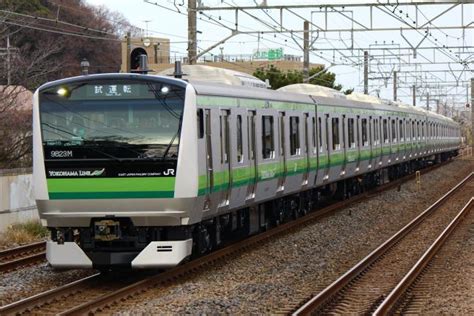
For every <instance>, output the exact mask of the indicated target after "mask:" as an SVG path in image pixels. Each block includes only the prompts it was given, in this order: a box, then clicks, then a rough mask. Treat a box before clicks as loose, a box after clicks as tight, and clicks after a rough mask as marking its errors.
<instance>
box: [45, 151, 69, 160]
mask: <svg viewBox="0 0 474 316" xmlns="http://www.w3.org/2000/svg"><path fill="white" fill-rule="evenodd" d="M49 154H50V156H51V158H72V156H73V155H72V150H53V151H51V152H50V153H49Z"/></svg>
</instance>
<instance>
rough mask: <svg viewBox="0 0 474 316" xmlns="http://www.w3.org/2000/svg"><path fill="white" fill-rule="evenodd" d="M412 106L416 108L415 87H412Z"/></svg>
mask: <svg viewBox="0 0 474 316" xmlns="http://www.w3.org/2000/svg"><path fill="white" fill-rule="evenodd" d="M412 89H413V106H416V86H415V85H413V87H412Z"/></svg>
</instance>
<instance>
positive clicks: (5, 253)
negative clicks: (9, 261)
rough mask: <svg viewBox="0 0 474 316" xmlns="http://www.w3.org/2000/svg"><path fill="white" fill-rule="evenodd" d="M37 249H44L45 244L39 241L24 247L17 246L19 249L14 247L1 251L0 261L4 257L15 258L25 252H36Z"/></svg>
mask: <svg viewBox="0 0 474 316" xmlns="http://www.w3.org/2000/svg"><path fill="white" fill-rule="evenodd" d="M38 248H40V249H41V248H42V249H44V248H46V242H44V241H39V242H35V243H31V244H28V245H24V246H19V247H15V248H10V249H6V250H2V251H0V260H2V259H3V258H6V257H13V256H16V255H19V254H22V253H25V252H31V251H37V250H38Z"/></svg>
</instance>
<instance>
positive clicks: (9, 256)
mask: <svg viewBox="0 0 474 316" xmlns="http://www.w3.org/2000/svg"><path fill="white" fill-rule="evenodd" d="M45 249H46V242H44V241H40V242H36V243H32V244H29V245H24V246H20V247H16V248H12V249H7V250H3V251H0V273H5V272H9V271H12V270H16V269H18V268H21V267H25V266H30V265H32V264H35V263H38V262H42V261H44V260H45V259H46V253H45Z"/></svg>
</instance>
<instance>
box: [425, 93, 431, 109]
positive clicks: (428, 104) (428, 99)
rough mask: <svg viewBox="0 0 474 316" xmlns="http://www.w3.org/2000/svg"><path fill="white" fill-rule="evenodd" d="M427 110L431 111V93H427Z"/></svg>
mask: <svg viewBox="0 0 474 316" xmlns="http://www.w3.org/2000/svg"><path fill="white" fill-rule="evenodd" d="M426 110H427V111H429V110H430V93H429V92H427V93H426Z"/></svg>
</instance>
